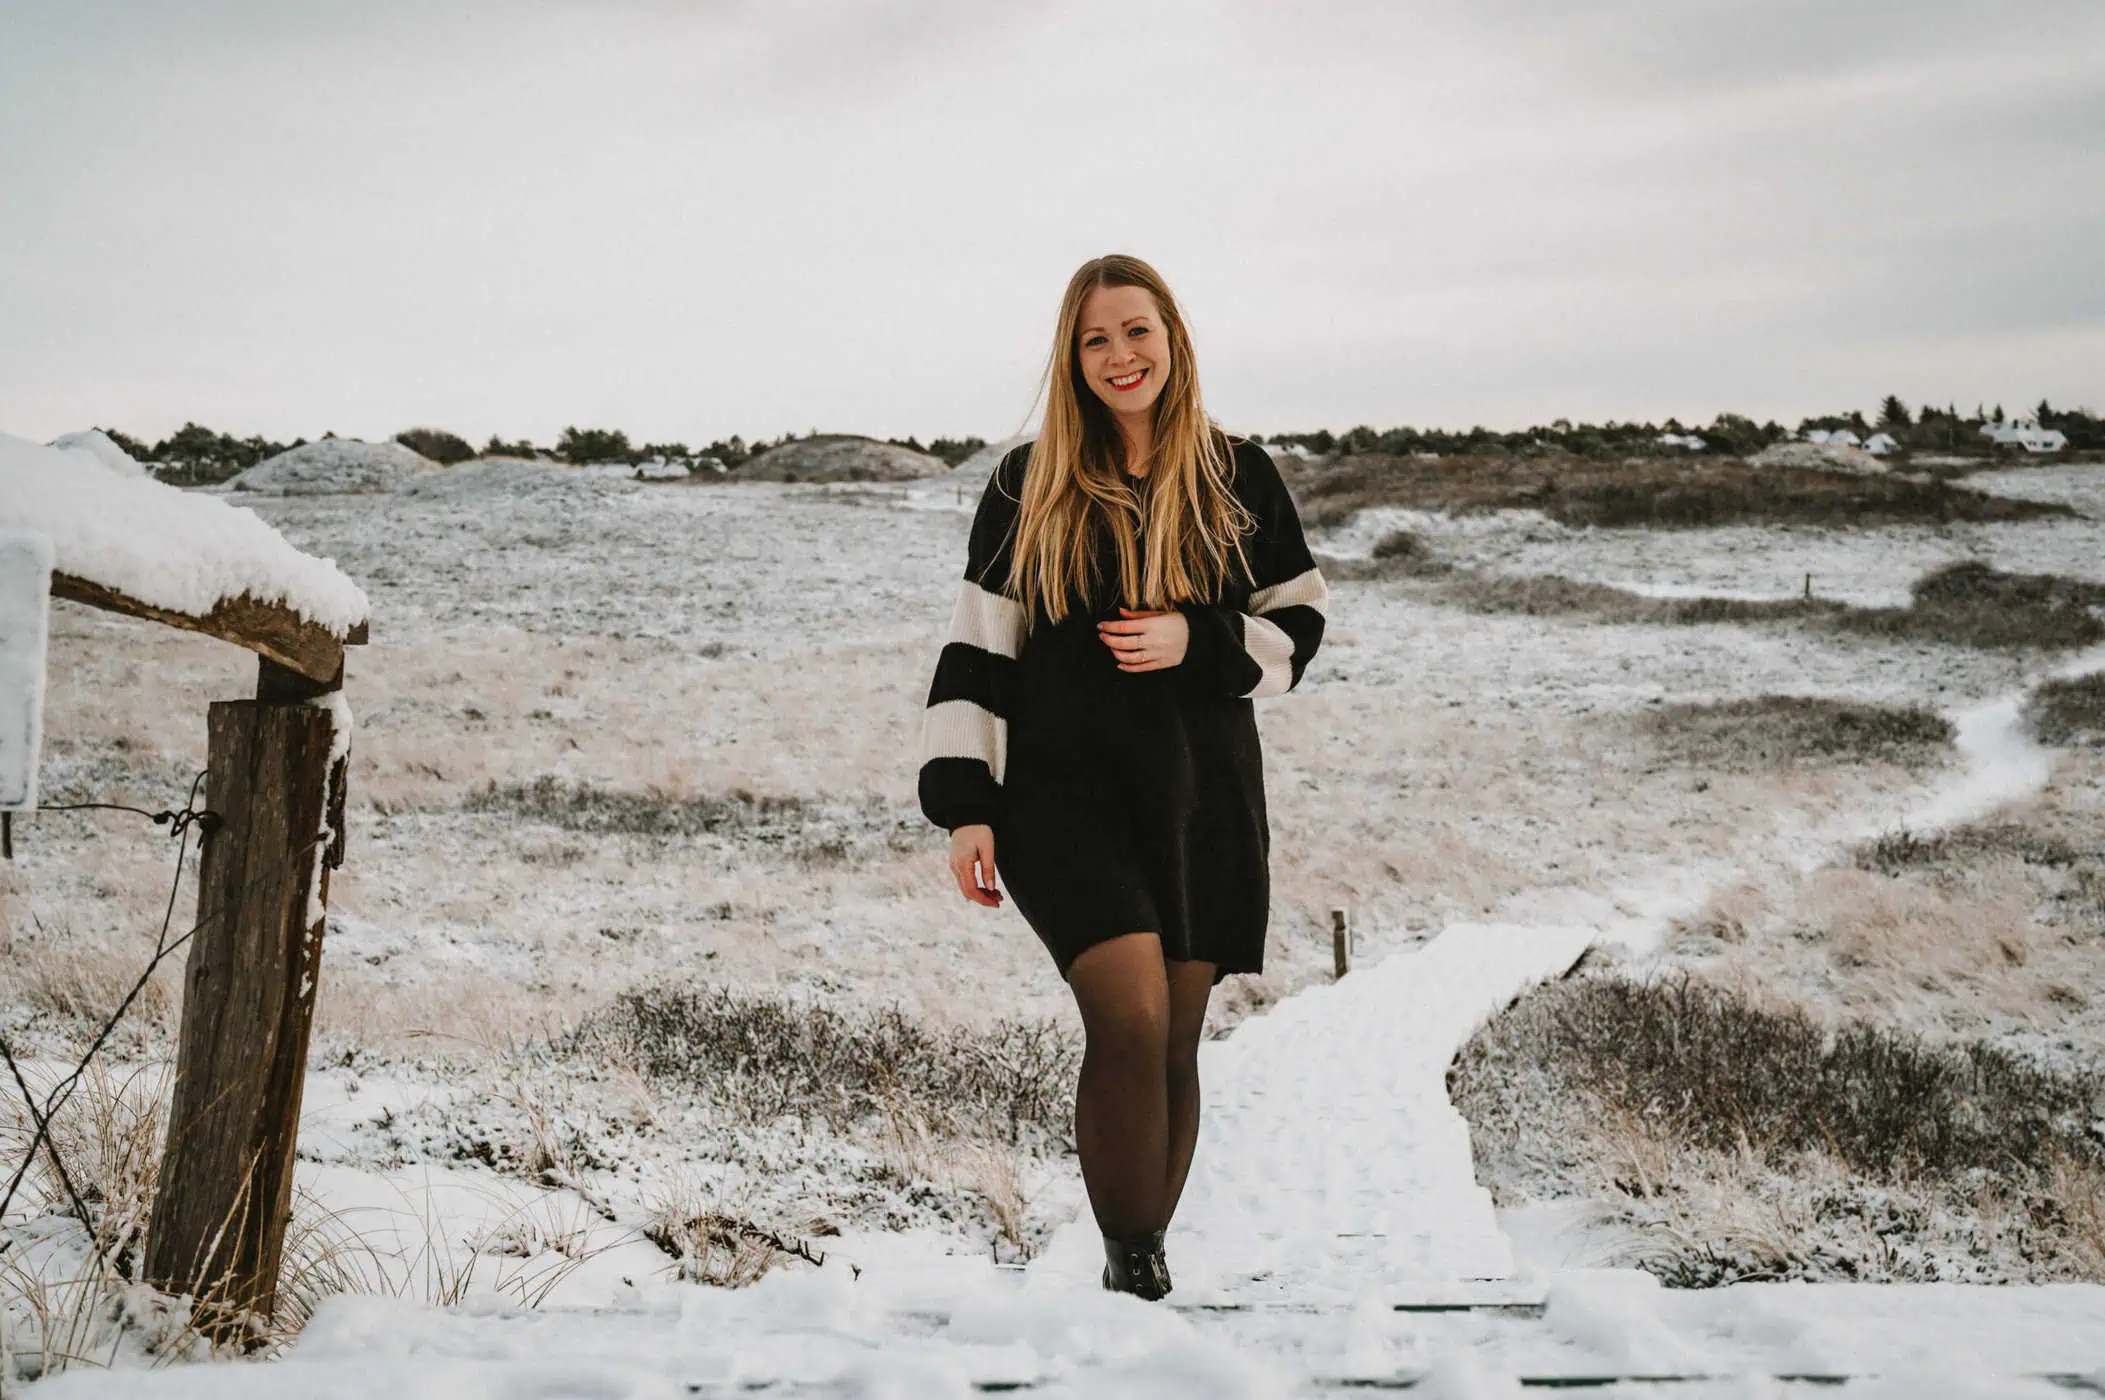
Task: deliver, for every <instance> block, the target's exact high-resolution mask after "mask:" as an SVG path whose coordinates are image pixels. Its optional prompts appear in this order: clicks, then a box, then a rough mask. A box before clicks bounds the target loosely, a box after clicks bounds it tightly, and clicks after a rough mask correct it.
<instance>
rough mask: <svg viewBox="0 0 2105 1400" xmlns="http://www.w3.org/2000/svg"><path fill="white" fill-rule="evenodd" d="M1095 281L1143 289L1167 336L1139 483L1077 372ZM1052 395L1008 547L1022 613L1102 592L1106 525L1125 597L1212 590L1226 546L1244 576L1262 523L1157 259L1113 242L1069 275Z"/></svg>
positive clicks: (1055, 613) (1178, 598) (1049, 611)
mask: <svg viewBox="0 0 2105 1400" xmlns="http://www.w3.org/2000/svg"><path fill="white" fill-rule="evenodd" d="M1098 287H1139V288H1141V289H1142V290H1144V291H1146V292H1147V293H1148V295H1150V296H1152V297H1153V298H1154V299H1155V305H1156V307H1157V308H1158V309H1159V310H1160V311H1161V313H1162V325H1163V330H1164V332H1165V333H1166V334H1167V335H1168V336H1169V357H1170V368H1169V376H1168V378H1167V379H1166V380H1165V381H1164V382H1163V385H1162V392H1161V394H1160V396H1159V397H1157V398H1156V400H1155V407H1154V442H1153V445H1152V447H1151V448H1150V450H1149V456H1148V461H1149V467H1148V471H1147V475H1146V477H1145V478H1143V479H1142V480H1141V482H1140V483H1139V484H1138V485H1135V484H1133V483H1131V482H1129V481H1128V480H1127V479H1126V475H1125V473H1124V472H1123V471H1122V470H1120V467H1119V456H1120V453H1121V451H1122V446H1121V442H1120V438H1119V432H1118V425H1117V423H1116V422H1115V421H1114V420H1113V418H1112V416H1111V410H1110V409H1109V408H1107V407H1105V406H1104V403H1103V401H1102V400H1100V399H1099V398H1098V397H1097V396H1096V394H1095V393H1094V392H1092V391H1091V390H1090V388H1089V386H1088V385H1087V384H1085V383H1084V382H1083V380H1082V363H1081V348H1080V346H1079V345H1077V344H1076V340H1077V333H1078V332H1079V330H1080V328H1081V320H1082V302H1083V300H1084V299H1085V298H1086V297H1087V296H1088V295H1089V293H1090V292H1091V291H1093V290H1094V289H1096V288H1098ZM1045 394H1046V402H1045V422H1044V424H1043V426H1042V427H1041V428H1040V430H1039V433H1038V440H1037V442H1035V443H1034V444H1032V446H1031V455H1030V464H1029V467H1028V468H1027V470H1026V471H1025V472H1024V477H1023V498H1022V504H1021V509H1020V510H1019V511H1018V512H1017V523H1016V539H1015V542H1014V545H1013V548H1012V552H1011V556H1010V557H1011V560H1012V567H1011V570H1010V579H1011V591H1012V592H1013V593H1014V594H1015V595H1016V597H1017V598H1018V600H1019V601H1020V602H1022V603H1023V605H1024V614H1025V617H1026V618H1028V619H1033V620H1035V618H1036V617H1037V615H1038V613H1039V612H1040V611H1043V612H1044V613H1045V615H1046V616H1048V617H1050V618H1051V619H1052V620H1053V621H1054V622H1058V621H1060V620H1061V619H1062V618H1064V617H1065V616H1066V615H1067V613H1068V610H1069V609H1070V608H1071V607H1072V606H1074V605H1075V604H1076V602H1077V601H1079V600H1080V599H1081V598H1083V597H1087V596H1091V595H1093V594H1094V593H1095V592H1096V590H1097V588H1098V587H1099V586H1100V585H1101V584H1102V582H1103V580H1102V579H1100V578H1099V577H1098V576H1097V566H1096V565H1097V561H1096V554H1095V551H1094V550H1093V549H1092V548H1091V538H1090V537H1091V535H1092V533H1093V532H1094V531H1095V530H1097V529H1100V528H1105V527H1108V528H1109V529H1110V530H1111V534H1112V537H1113V539H1114V540H1115V541H1116V544H1117V549H1118V570H1119V578H1118V591H1119V596H1120V597H1121V599H1122V600H1123V601H1124V603H1125V605H1126V606H1127V607H1129V608H1135V609H1143V608H1148V609H1152V608H1168V607H1173V606H1175V605H1176V604H1178V603H1182V602H1204V601H1208V600H1209V599H1210V598H1212V597H1213V596H1214V594H1215V592H1216V591H1217V590H1218V589H1219V587H1220V585H1221V584H1222V583H1223V582H1224V581H1225V579H1226V578H1227V576H1228V559H1229V555H1230V554H1231V553H1233V554H1234V555H1235V556H1236V558H1238V559H1239V560H1241V561H1242V565H1243V570H1244V574H1245V576H1247V574H1248V571H1249V561H1248V559H1247V558H1244V557H1243V554H1242V536H1243V535H1244V534H1245V533H1247V532H1248V531H1249V530H1251V529H1253V528H1255V524H1256V522H1255V520H1254V518H1253V517H1252V516H1251V514H1250V512H1249V510H1248V508H1246V507H1245V506H1244V505H1243V504H1242V502H1241V501H1240V500H1238V499H1237V498H1236V495H1235V493H1234V491H1233V490H1231V489H1230V488H1229V474H1230V472H1231V470H1232V464H1231V459H1230V456H1229V445H1228V441H1227V436H1226V434H1224V433H1222V432H1221V430H1220V429H1219V428H1217V427H1215V426H1214V425H1213V424H1212V423H1211V422H1209V421H1208V419H1207V417H1206V412H1205V409H1204V408H1203V406H1202V405H1201V404H1200V401H1199V373H1198V366H1197V364H1196V362H1195V361H1194V360H1193V358H1192V350H1191V334H1190V332H1189V331H1188V330H1187V329H1186V328H1185V325H1184V317H1183V315H1182V314H1181V313H1180V312H1179V311H1178V310H1177V302H1176V298H1174V297H1172V296H1171V295H1170V291H1169V287H1168V285H1167V284H1166V283H1164V282H1163V280H1162V277H1161V275H1160V274H1159V273H1157V272H1156V271H1155V269H1154V268H1152V267H1149V266H1148V265H1147V264H1146V263H1144V262H1142V261H1141V260H1140V259H1139V258H1134V257H1127V256H1125V255H1123V254H1117V253H1114V254H1112V255H1110V256H1108V257H1101V258H1092V259H1090V260H1089V261H1088V262H1086V263H1083V264H1082V266H1081V267H1080V269H1078V270H1077V271H1076V272H1075V274H1074V276H1073V277H1072V278H1070V279H1069V280H1068V283H1067V293H1066V295H1064V296H1063V297H1061V298H1060V316H1059V321H1058V323H1057V325H1056V326H1055V328H1054V334H1053V345H1052V354H1051V355H1050V356H1048V357H1047V359H1046V363H1045ZM1136 465H1137V464H1136ZM1136 523H1137V524H1139V525H1140V526H1141V529H1140V532H1139V533H1140V536H1141V538H1140V542H1139V546H1138V547H1137V548H1136V546H1135V542H1134V538H1133V537H1134V533H1135V532H1134V529H1133V526H1134V525H1135V524H1136ZM1026 625H1028V624H1026Z"/></svg>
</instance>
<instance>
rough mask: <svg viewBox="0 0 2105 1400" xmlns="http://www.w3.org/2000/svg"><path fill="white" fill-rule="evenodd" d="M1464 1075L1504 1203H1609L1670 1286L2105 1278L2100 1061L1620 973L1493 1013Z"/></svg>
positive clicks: (1630, 1259)
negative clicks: (2060, 1058)
mask: <svg viewBox="0 0 2105 1400" xmlns="http://www.w3.org/2000/svg"><path fill="white" fill-rule="evenodd" d="M1449 1084H1450V1088H1451V1090H1452V1092H1453V1093H1454V1096H1455V1102H1456V1105H1457V1107H1458V1108H1459V1109H1460V1110H1461V1111H1462V1113H1463V1114H1464V1116H1465V1117H1467V1118H1468V1119H1469V1120H1470V1122H1471V1125H1472V1128H1473V1130H1474V1133H1475V1143H1476V1151H1477V1156H1478V1163H1479V1175H1480V1177H1482V1178H1483V1179H1485V1180H1487V1181H1488V1182H1489V1184H1490V1185H1491V1186H1492V1189H1493V1191H1494V1194H1495V1195H1497V1196H1498V1197H1499V1198H1500V1199H1503V1200H1506V1201H1508V1202H1511V1201H1514V1200H1517V1199H1525V1198H1526V1197H1527V1196H1528V1195H1530V1194H1531V1193H1533V1192H1537V1191H1548V1192H1549V1193H1551V1194H1572V1193H1574V1192H1576V1193H1577V1194H1579V1195H1582V1196H1590V1197H1592V1198H1594V1199H1596V1200H1598V1201H1600V1202H1602V1203H1603V1206H1604V1209H1605V1210H1607V1211H1609V1212H1610V1213H1612V1214H1613V1215H1615V1216H1616V1217H1617V1218H1619V1219H1620V1220H1621V1221H1622V1223H1624V1224H1625V1225H1628V1226H1630V1227H1632V1228H1633V1230H1634V1231H1635V1233H1634V1236H1633V1241H1632V1243H1631V1244H1630V1245H1629V1246H1628V1248H1627V1249H1625V1250H1624V1252H1623V1254H1622V1256H1621V1258H1620V1261H1619V1262H1627V1263H1635V1264H1637V1265H1639V1266H1641V1267H1644V1268H1647V1269H1650V1270H1652V1271H1653V1272H1655V1273H1658V1274H1660V1275H1661V1276H1662V1277H1663V1278H1664V1279H1665V1280H1666V1281H1667V1282H1669V1283H1672V1284H1676V1285H1683V1286H1693V1285H1706V1284H1713V1283H1721V1282H1731V1281H1735V1280H1742V1279H1753V1278H1809V1279H1821V1278H1883V1279H1932V1278H1966V1279H1972V1280H1976V1281H1991V1280H1997V1279H2002V1280H2022V1281H2044V1280H2048V1279H2060V1278H2083V1279H2092V1280H2097V1279H2101V1278H2105V1272H2101V1264H2105V1255H2101V1254H2100V1252H2099V1251H2098V1248H2097V1241H2098V1231H2097V1215H2098V1211H2097V1209H2096V1207H2097V1204H2098V1203H2099V1202H2100V1201H2105V1144H2100V1143H2099V1142H2098V1141H2097V1140H2096V1138H2095V1136H2094V1135H2093V1134H2092V1133H2091V1132H2090V1131H2089V1123H2090V1120H2091V1118H2092V1116H2093V1114H2094V1111H2095V1105H2096V1104H2097V1103H2099V1102H2100V1101H2101V1100H2100V1096H2101V1095H2105V1073H2101V1072H2099V1071H2096V1070H2090V1071H2072V1070H2055V1069H2049V1068H2045V1067H2043V1066H2041V1065H2039V1064H2036V1063H2034V1062H2032V1061H2030V1060H2027V1059H2023V1058H2020V1057H2017V1056H2014V1055H2012V1054H2010V1053H2009V1052H2007V1051H2004V1050H2001V1049H1998V1048H1996V1047H1994V1046H1991V1045H1988V1044H1986V1043H1984V1042H1979V1041H1973V1042H1964V1043H1957V1044H1951V1045H1933V1044H1930V1043H1928V1042H1926V1041H1923V1040H1921V1039H1919V1038H1917V1037H1915V1036H1914V1035H1912V1034H1908V1033H1902V1032H1896V1031H1894V1030H1892V1029H1889V1028H1887V1027H1884V1026H1881V1025H1878V1024H1874V1023H1871V1022H1866V1021H1846V1022H1841V1023H1836V1024H1828V1023H1823V1022H1820V1021H1817V1020H1815V1019H1814V1018H1812V1017H1810V1016H1808V1015H1807V1014H1806V1013H1805V1012H1804V1011H1803V1010H1802V1009H1800V1008H1798V1007H1796V1006H1793V1005H1790V1004H1787V1003H1774V1004H1763V1003H1758V1002H1755V1001H1752V1000H1750V999H1748V998H1747V997H1746V996H1745V995H1743V994H1741V993H1739V992H1736V991H1734V990H1731V989H1730V988H1727V987H1725V986H1722V985H1719V984H1715V983H1711V982H1706V981H1703V980H1700V979H1694V978H1689V977H1686V976H1682V977H1674V978H1665V979H1655V980H1649V981H1639V980H1634V979H1630V978H1627V977H1622V976H1615V975H1606V976H1584V977H1577V978H1573V979H1569V980H1567V981H1565V982H1562V983H1558V984H1554V985H1552V986H1550V987H1547V988H1544V989H1542V990H1540V991H1538V992H1536V993H1534V994H1533V995H1531V996H1529V997H1527V998H1524V999H1523V1000H1522V1001H1520V1002H1519V1003H1517V1004H1516V1005H1514V1006H1513V1007H1511V1008H1509V1009H1508V1010H1507V1011H1505V1012H1504V1013H1502V1014H1501V1015H1499V1016H1498V1017H1495V1018H1494V1019H1493V1020H1492V1021H1491V1022H1490V1023H1488V1024H1487V1025H1486V1026H1485V1027H1483V1028H1482V1029H1481V1030H1480V1031H1479V1032H1478V1033H1477V1035H1476V1036H1474V1037H1473V1038H1472V1039H1471V1041H1470V1042H1469V1044H1468V1045H1467V1046H1465V1047H1464V1049H1463V1051H1462V1053H1461V1055H1460V1056H1459V1057H1458V1058H1457V1061H1456V1064H1455V1067H1454V1068H1453V1069H1452V1070H1451V1071H1450V1073H1449Z"/></svg>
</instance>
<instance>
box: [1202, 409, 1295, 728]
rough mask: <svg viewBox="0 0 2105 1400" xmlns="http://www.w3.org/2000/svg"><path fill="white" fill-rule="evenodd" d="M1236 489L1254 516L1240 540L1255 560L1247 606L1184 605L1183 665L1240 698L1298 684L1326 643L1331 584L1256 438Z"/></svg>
mask: <svg viewBox="0 0 2105 1400" xmlns="http://www.w3.org/2000/svg"><path fill="white" fill-rule="evenodd" d="M1235 489H1236V491H1237V494H1239V495H1240V496H1241V498H1242V501H1243V504H1245V505H1246V506H1248V507H1249V508H1250V512H1251V514H1253V515H1255V516H1256V517H1257V529H1256V531H1255V533H1254V534H1252V535H1251V536H1249V537H1248V538H1246V539H1245V540H1244V541H1243V552H1244V554H1245V555H1246V556H1247V557H1248V559H1249V561H1250V575H1251V578H1250V587H1251V592H1250V598H1249V605H1248V610H1247V611H1245V610H1242V609H1238V608H1231V607H1227V606H1225V605H1223V604H1219V603H1186V604H1182V605H1180V607H1179V609H1178V610H1179V611H1180V612H1182V613H1183V614H1184V616H1185V618H1186V620H1187V621H1188V622H1189V623H1190V627H1191V639H1190V642H1189V643H1188V645H1187V646H1186V648H1185V652H1184V660H1183V663H1182V667H1183V669H1185V670H1186V671H1188V672H1189V674H1190V679H1191V681H1192V682H1193V683H1194V684H1197V685H1200V686H1203V687H1205V688H1206V689H1208V690H1210V691H1212V692H1213V693H1215V694H1220V695H1227V696H1232V697H1238V698H1243V699H1253V700H1254V699H1262V698H1264V697H1266V696H1270V695H1284V694H1285V693H1286V692H1287V691H1289V690H1292V689H1293V688H1294V686H1296V685H1297V684H1299V683H1300V680H1301V674H1302V672H1303V671H1305V670H1306V669H1307V667H1308V663H1309V659H1310V658H1311V657H1313V656H1314V655H1315V654H1316V648H1317V647H1319V646H1321V645H1322V642H1323V621H1324V614H1325V611H1326V609H1327V608H1328V607H1329V602H1330V588H1329V586H1328V585H1327V584H1325V583H1324V581H1323V574H1322V571H1321V570H1319V569H1317V568H1316V561H1315V558H1314V556H1312V555H1311V554H1310V553H1309V552H1308V543H1307V541H1306V540H1305V539H1303V537H1302V534H1301V516H1300V513H1299V512H1297V511H1296V510H1295V509H1294V499H1293V497H1292V496H1291V495H1289V494H1288V493H1287V489H1286V483H1285V482H1284V481H1282V480H1281V479H1280V477H1279V468H1278V467H1277V466H1275V465H1274V464H1273V462H1272V455H1271V454H1270V453H1269V452H1267V451H1265V450H1264V448H1262V447H1260V446H1258V445H1257V444H1256V443H1251V442H1245V443H1242V444H1240V445H1238V446H1237V447H1236V449H1235Z"/></svg>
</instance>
